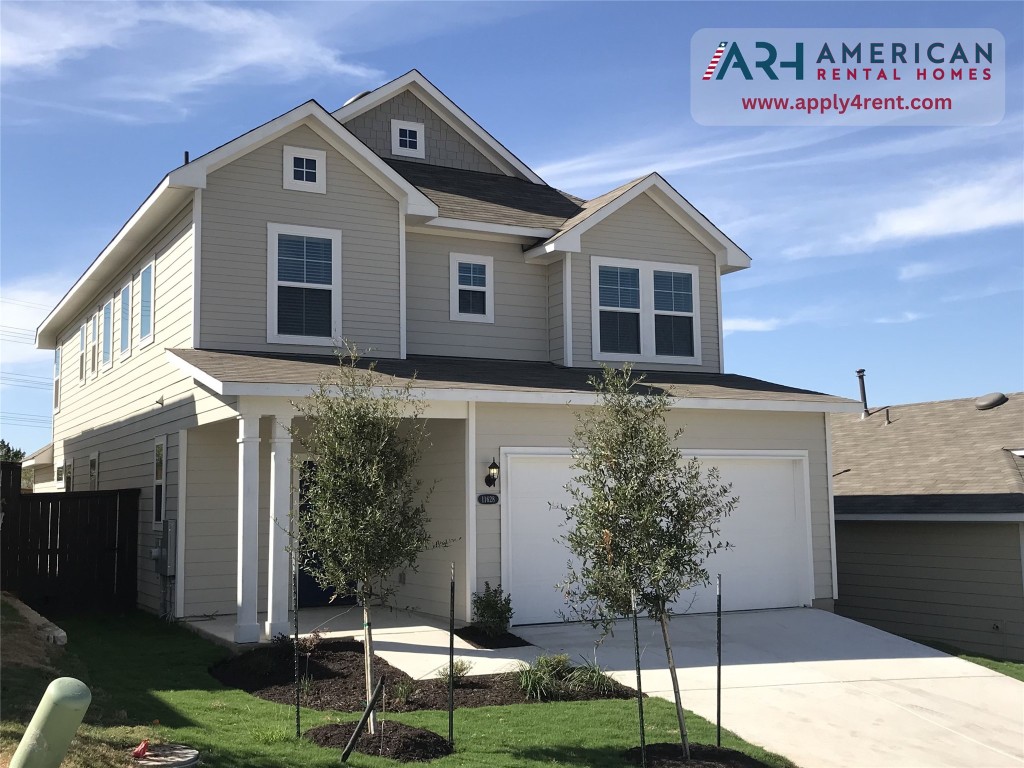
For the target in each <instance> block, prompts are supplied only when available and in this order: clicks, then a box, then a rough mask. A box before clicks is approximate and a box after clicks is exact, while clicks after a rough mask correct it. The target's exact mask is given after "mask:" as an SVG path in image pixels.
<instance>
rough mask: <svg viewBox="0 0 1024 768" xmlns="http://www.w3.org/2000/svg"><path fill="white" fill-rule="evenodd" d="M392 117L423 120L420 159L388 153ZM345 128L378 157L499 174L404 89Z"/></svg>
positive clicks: (495, 168)
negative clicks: (423, 148)
mask: <svg viewBox="0 0 1024 768" xmlns="http://www.w3.org/2000/svg"><path fill="white" fill-rule="evenodd" d="M392 120H407V121H409V122H413V123H423V128H424V131H425V132H426V147H425V151H424V155H425V157H424V158H423V159H420V158H417V157H406V156H404V155H393V154H391V121H392ZM345 127H346V128H348V129H349V130H350V131H352V133H354V134H355V135H356V136H357V137H358V138H359V139H360V140H361V141H362V142H363V143H364V144H366V145H367V146H368V147H369V148H370V149H372V150H373V151H374V152H376V153H377V154H378V155H380V156H381V157H387V158H393V159H395V160H409V161H411V162H414V163H428V164H430V165H443V166H446V167H448V168H462V169H464V170H467V171H482V172H484V173H501V171H500V170H499V169H498V168H497V166H495V165H494V163H492V162H491V161H490V160H488V159H487V158H486V157H484V156H483V155H482V154H481V153H480V151H479V150H477V149H476V148H475V147H474V146H473V145H472V144H470V143H469V142H468V141H466V140H465V139H464V138H462V136H461V135H459V133H458V132H457V131H455V130H454V129H453V128H451V126H449V125H448V123H446V122H445V121H444V120H442V119H441V118H440V117H439V116H438V115H437V113H436V112H434V111H433V110H432V109H430V107H428V106H427V105H426V104H424V103H423V102H422V101H420V100H419V99H418V98H416V97H415V96H414V95H413V94H412V93H410V92H409V91H403V92H402V93H400V94H398V95H397V96H395V97H394V98H392V99H389V100H388V101H385V102H384V103H383V104H379V105H378V106H376V107H374V108H373V109H371V110H368V111H367V112H364V113H363V114H361V115H359V116H358V117H354V118H352V119H351V120H349V121H348V122H347V123H345Z"/></svg>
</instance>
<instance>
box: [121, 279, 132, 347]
mask: <svg viewBox="0 0 1024 768" xmlns="http://www.w3.org/2000/svg"><path fill="white" fill-rule="evenodd" d="M120 309H121V338H120V341H121V347H120V354H121V357H128V356H129V355H130V354H131V353H132V284H131V283H128V284H127V285H126V286H125V287H124V288H122V289H121V308H120Z"/></svg>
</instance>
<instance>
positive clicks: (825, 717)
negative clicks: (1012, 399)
mask: <svg viewBox="0 0 1024 768" xmlns="http://www.w3.org/2000/svg"><path fill="white" fill-rule="evenodd" d="M515 631H516V633H517V634H519V635H520V636H521V637H523V638H524V639H526V640H529V641H530V642H532V643H534V644H535V645H538V646H540V647H542V648H544V649H546V650H547V651H549V652H553V653H568V654H570V655H571V656H573V657H576V656H578V655H584V656H587V657H588V658H590V657H591V656H592V655H593V652H594V640H595V639H596V633H595V632H593V631H592V630H591V629H590V628H589V627H586V626H580V625H545V626H534V627H518V628H517V629H516V630H515ZM670 632H671V634H672V647H673V650H674V652H675V656H676V663H677V664H678V665H679V678H680V680H679V682H680V686H681V688H682V690H683V705H684V706H686V707H687V708H688V709H691V710H693V711H695V712H697V713H698V714H700V715H702V716H703V717H705V718H707V719H708V720H710V721H712V722H714V719H715V619H714V616H709V615H700V616H685V617H677V618H676V619H675V620H673V621H672V623H671V625H670ZM640 633H641V638H642V639H641V652H642V654H643V656H642V661H641V665H642V667H643V676H642V679H643V685H644V690H645V692H647V693H649V694H651V695H654V696H661V697H663V698H666V699H671V698H672V686H671V681H670V678H669V674H668V670H667V669H666V666H665V652H664V650H663V645H662V642H661V630H660V628H659V627H658V625H656V624H654V623H653V622H649V621H642V622H641V627H640ZM598 660H599V662H600V663H601V664H602V665H603V666H605V667H607V668H609V670H610V671H612V673H613V676H614V677H615V678H616V679H618V680H620V681H621V682H623V683H625V684H627V685H633V684H635V672H634V670H633V645H632V634H631V632H630V628H629V626H628V625H625V624H624V625H622V626H621V627H620V629H619V630H617V631H616V633H615V635H614V637H609V638H607V639H606V640H605V642H604V643H603V644H602V646H601V647H600V648H599V650H598ZM723 664H724V668H723V671H722V685H723V694H722V725H723V727H725V728H728V729H730V730H732V731H735V732H736V733H738V734H739V735H740V736H742V737H743V738H745V739H747V740H748V741H750V742H752V743H754V744H758V745H760V746H762V747H764V748H766V749H769V750H771V751H773V752H778V753H779V754H782V755H785V756H786V757H788V758H789V759H790V760H792V761H794V762H795V763H797V764H798V765H800V766H803V767H804V768H831V767H835V768H855V767H859V766H864V768H868V767H870V768H940V767H942V766H949V767H950V768H963V766H976V767H978V768H1003V766H1007V767H1013V768H1022V767H1024V683H1021V682H1019V681H1017V680H1014V679H1012V678H1009V677H1006V676H1004V675H1000V674H998V673H996V672H992V671H990V670H988V669H985V668H984V667H979V666H978V665H976V664H971V663H970V662H967V661H963V660H962V659H958V658H956V657H953V656H948V655H946V654H944V653H940V652H938V651H934V650H932V649H930V648H927V647H925V646H923V645H919V644H917V643H912V642H910V641H908V640H904V639H902V638H899V637H896V636H895V635H890V634H887V633H885V632H881V631H879V630H876V629H873V628H871V627H868V626H866V625H864V624H859V623H857V622H855V621H851V620H849V619H845V618H842V617H840V616H835V615H833V614H830V613H827V612H825V611H818V610H812V609H799V608H796V609H786V610H775V611H752V612H744V613H732V614H726V616H725V617H724V621H723Z"/></svg>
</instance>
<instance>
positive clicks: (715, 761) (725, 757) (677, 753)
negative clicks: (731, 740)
mask: <svg viewBox="0 0 1024 768" xmlns="http://www.w3.org/2000/svg"><path fill="white" fill-rule="evenodd" d="M625 757H626V760H627V761H628V762H630V763H632V764H633V765H640V747H633V748H632V749H629V750H626V755H625ZM647 765H648V766H649V768H770V766H769V765H768V764H767V763H762V762H761V761H760V760H757V759H755V758H753V757H751V756H750V755H745V754H743V753H742V752H737V751H736V750H735V749H726V748H725V747H714V746H711V745H710V744H690V761H689V762H686V761H685V760H684V759H683V745H682V744H680V743H679V742H674V743H671V744H664V743H662V744H648V745H647Z"/></svg>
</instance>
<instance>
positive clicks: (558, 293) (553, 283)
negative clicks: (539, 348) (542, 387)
mask: <svg viewBox="0 0 1024 768" xmlns="http://www.w3.org/2000/svg"><path fill="white" fill-rule="evenodd" d="M564 270H565V263H564V262H562V261H556V262H555V263H554V264H549V265H548V360H550V361H551V362H553V363H558V364H559V365H562V364H563V363H564V362H565V301H563V296H564V293H563V291H564V281H563V278H562V274H563V272H564Z"/></svg>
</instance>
